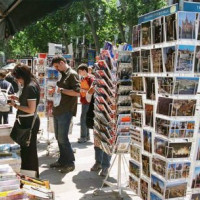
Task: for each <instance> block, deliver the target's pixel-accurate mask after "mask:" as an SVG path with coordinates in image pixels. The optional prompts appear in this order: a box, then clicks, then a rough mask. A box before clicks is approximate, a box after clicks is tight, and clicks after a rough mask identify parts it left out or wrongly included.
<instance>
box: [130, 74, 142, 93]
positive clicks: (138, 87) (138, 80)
mask: <svg viewBox="0 0 200 200" xmlns="http://www.w3.org/2000/svg"><path fill="white" fill-rule="evenodd" d="M132 85H133V90H134V91H144V84H143V77H138V76H137V77H136V76H135V77H132Z"/></svg>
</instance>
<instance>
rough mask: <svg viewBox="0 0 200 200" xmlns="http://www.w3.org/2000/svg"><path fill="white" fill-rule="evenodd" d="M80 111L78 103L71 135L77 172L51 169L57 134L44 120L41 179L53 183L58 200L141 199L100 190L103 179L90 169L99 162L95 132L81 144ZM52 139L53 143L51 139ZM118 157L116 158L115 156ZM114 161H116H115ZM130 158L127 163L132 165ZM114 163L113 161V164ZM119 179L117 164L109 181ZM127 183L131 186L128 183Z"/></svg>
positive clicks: (39, 153) (126, 171) (41, 147)
mask: <svg viewBox="0 0 200 200" xmlns="http://www.w3.org/2000/svg"><path fill="white" fill-rule="evenodd" d="M80 112H81V105H80V104H78V113H77V116H76V117H74V118H73V130H72V134H71V135H69V138H70V142H71V144H72V148H73V149H74V151H75V158H76V162H75V170H74V171H73V172H70V173H68V174H62V173H60V172H58V171H57V170H56V169H50V168H49V164H50V163H52V162H55V161H56V159H57V155H58V147H57V142H56V140H55V138H54V134H53V133H48V132H47V124H48V123H47V119H46V118H41V129H42V130H43V133H42V134H40V135H38V156H39V165H40V168H39V170H40V178H41V179H47V180H49V181H50V184H51V189H52V190H53V191H54V192H55V200H68V199H70V200H79V199H80V200H114V199H124V200H130V199H134V200H140V198H139V197H137V196H136V195H134V194H133V193H130V192H126V191H124V192H123V193H122V196H123V198H121V197H120V195H119V193H118V192H116V191H115V192H112V190H110V189H109V188H107V189H108V191H106V192H104V191H102V190H101V191H100V190H99V188H101V185H102V181H103V178H102V177H101V176H99V175H98V174H97V173H96V172H91V171H90V168H91V167H92V166H93V164H94V163H95V160H94V146H93V133H92V130H90V136H91V141H89V142H87V143H83V144H79V143H77V140H78V138H79V136H80V125H79V122H80ZM9 119H10V122H11V124H12V123H13V122H14V119H15V116H14V115H10V116H9ZM48 138H49V140H48ZM49 141H50V143H51V144H50V146H49V147H50V148H49V150H50V151H49V154H48V153H47V149H48V143H49ZM113 158H114V156H113ZM113 158H112V160H113ZM128 158H129V156H128V157H127V159H126V160H127V162H128ZM111 163H112V161H111ZM128 175H129V172H128V167H126V170H124V172H123V174H122V177H126V176H127V180H128ZM116 179H117V162H116V163H114V166H113V168H112V170H111V173H110V176H109V181H110V182H113V183H116ZM126 184H127V183H126ZM104 188H105V187H104Z"/></svg>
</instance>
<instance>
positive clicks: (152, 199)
mask: <svg viewBox="0 0 200 200" xmlns="http://www.w3.org/2000/svg"><path fill="white" fill-rule="evenodd" d="M150 200H162V199H161V198H160V197H158V196H157V195H155V194H154V193H153V192H150Z"/></svg>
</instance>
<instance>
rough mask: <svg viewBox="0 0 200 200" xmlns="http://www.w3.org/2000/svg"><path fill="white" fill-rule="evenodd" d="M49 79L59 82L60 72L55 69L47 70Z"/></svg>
mask: <svg viewBox="0 0 200 200" xmlns="http://www.w3.org/2000/svg"><path fill="white" fill-rule="evenodd" d="M47 78H48V79H49V80H57V79H58V71H57V70H53V69H48V70H47Z"/></svg>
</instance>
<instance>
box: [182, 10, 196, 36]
mask: <svg viewBox="0 0 200 200" xmlns="http://www.w3.org/2000/svg"><path fill="white" fill-rule="evenodd" d="M195 23H196V13H195V12H178V33H179V39H195V35H196V33H195Z"/></svg>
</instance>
